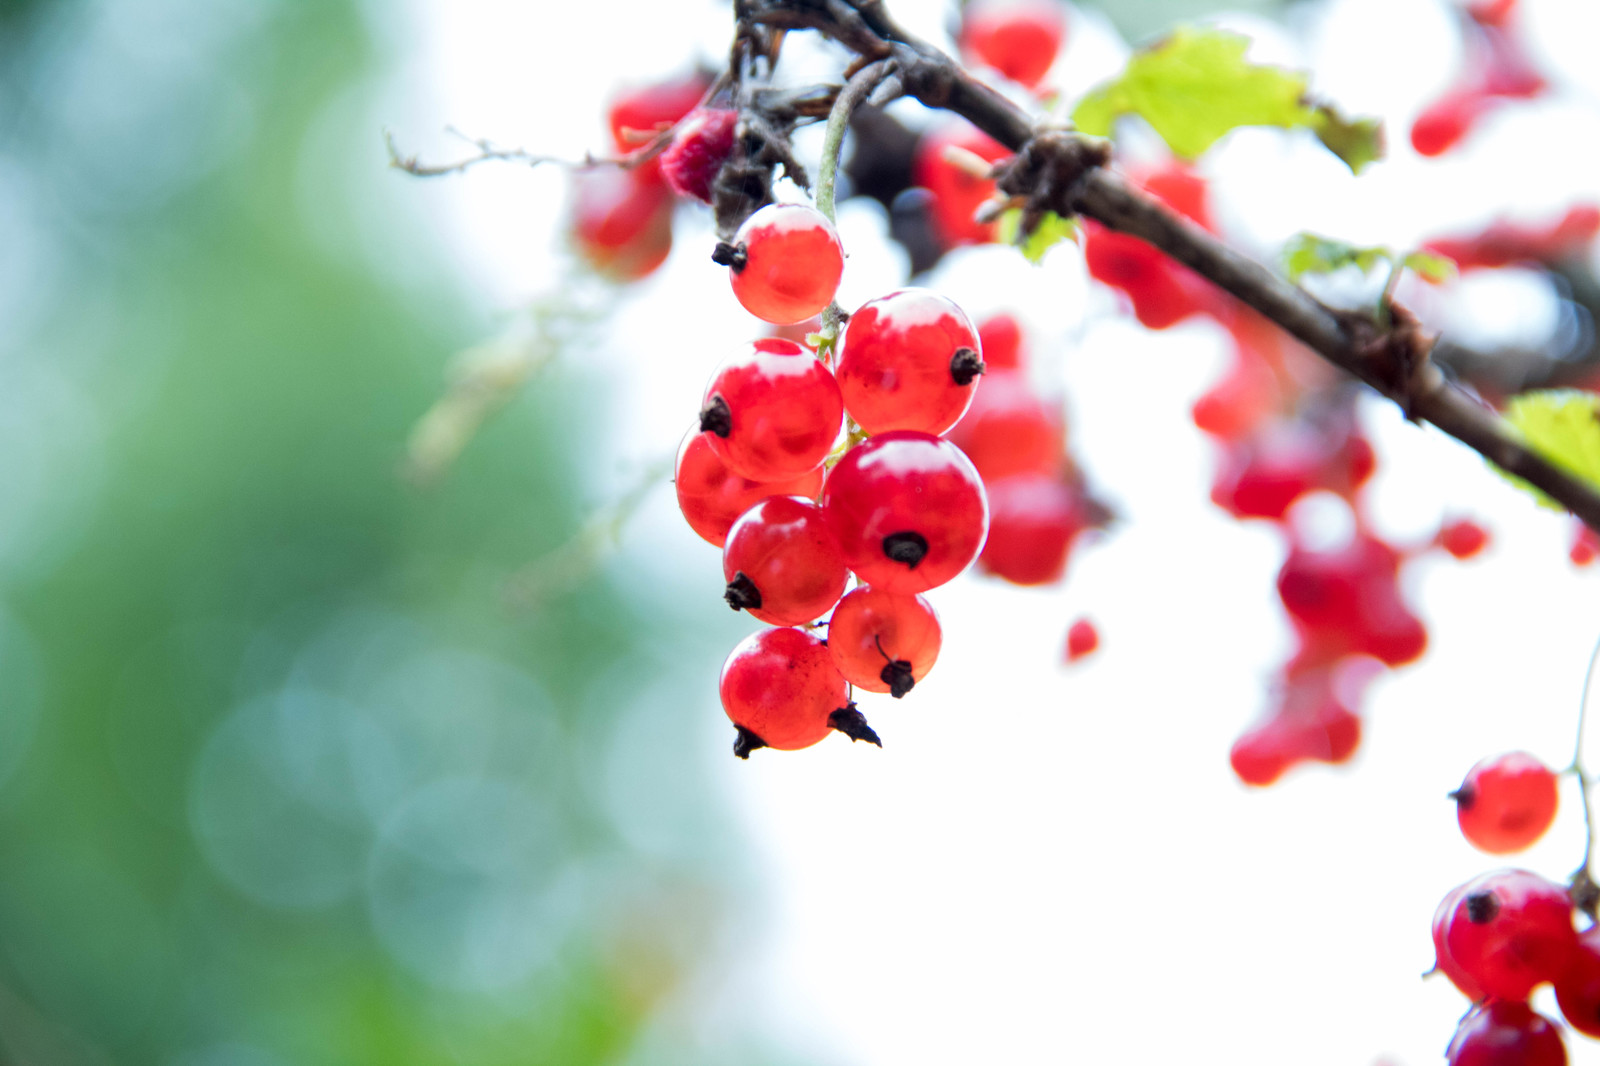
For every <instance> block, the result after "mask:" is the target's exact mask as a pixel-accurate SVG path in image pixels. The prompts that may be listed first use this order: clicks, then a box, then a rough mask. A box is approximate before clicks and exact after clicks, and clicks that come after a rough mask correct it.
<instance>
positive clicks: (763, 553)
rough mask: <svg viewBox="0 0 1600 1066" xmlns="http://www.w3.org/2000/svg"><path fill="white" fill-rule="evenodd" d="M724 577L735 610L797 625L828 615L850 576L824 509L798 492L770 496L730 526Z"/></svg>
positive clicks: (729, 601) (784, 624)
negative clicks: (797, 493) (824, 517)
mask: <svg viewBox="0 0 1600 1066" xmlns="http://www.w3.org/2000/svg"><path fill="white" fill-rule="evenodd" d="M722 577H723V580H725V581H726V582H727V583H728V590H727V592H726V594H725V595H726V598H727V600H728V606H730V607H732V608H733V609H734V610H736V611H737V610H740V609H741V608H742V609H744V610H746V611H749V612H750V613H751V614H753V615H755V616H756V617H757V618H759V619H761V620H762V621H763V622H766V623H769V624H770V625H775V626H797V625H801V624H803V623H805V622H809V621H811V620H812V619H815V618H820V617H822V616H823V615H824V614H827V613H828V611H829V610H831V609H832V607H833V605H834V604H836V603H838V602H839V597H840V596H843V595H844V587H845V582H846V581H848V580H849V577H850V575H849V574H848V573H847V572H846V571H845V567H844V555H843V554H842V553H841V552H840V551H839V542H838V540H836V539H835V538H834V535H833V532H832V531H831V530H830V529H829V528H828V524H827V522H826V521H824V520H823V517H822V508H820V507H818V506H817V505H816V504H814V503H812V502H811V501H810V500H806V499H802V498H800V497H799V496H770V497H768V498H767V499H765V500H762V501H761V502H760V503H758V504H756V505H755V506H754V507H752V508H750V510H748V511H746V512H745V513H744V515H743V516H741V517H740V519H739V520H738V521H737V522H735V523H734V524H733V528H732V529H730V530H729V531H728V545H727V547H726V548H725V549H724V550H723V553H722Z"/></svg>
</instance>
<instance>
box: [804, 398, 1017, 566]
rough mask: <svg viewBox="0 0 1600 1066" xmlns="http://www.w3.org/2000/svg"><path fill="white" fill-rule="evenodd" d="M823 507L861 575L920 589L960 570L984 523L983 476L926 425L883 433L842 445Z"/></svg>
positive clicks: (986, 511) (986, 516)
mask: <svg viewBox="0 0 1600 1066" xmlns="http://www.w3.org/2000/svg"><path fill="white" fill-rule="evenodd" d="M822 508H823V511H824V512H826V514H827V516H828V524H829V525H830V526H831V527H832V528H833V532H834V535H835V536H837V537H838V538H839V544H840V546H841V547H843V548H844V558H845V563H846V564H847V565H848V566H849V567H850V569H852V570H854V571H855V572H856V574H857V575H858V576H859V577H860V578H861V580H862V581H864V582H866V583H867V584H869V585H872V586H875V587H877V588H880V589H883V590H884V591H886V592H925V591H926V590H928V589H931V588H934V587H935V586H938V585H942V584H944V583H945V582H946V581H949V580H950V579H951V578H953V577H955V576H956V575H957V574H959V573H961V571H963V570H965V569H966V568H967V566H968V565H970V564H971V562H972V560H973V559H975V558H977V555H978V550H979V549H980V548H982V547H983V538H984V534H986V533H987V532H988V530H989V505H988V502H987V501H986V500H985V498H984V492H983V482H982V481H980V480H979V478H978V472H977V471H976V470H974V469H973V468H972V463H971V462H969V461H968V459H967V457H966V456H965V455H962V454H961V449H959V448H957V447H956V446H955V445H953V444H951V443H950V442H949V441H946V440H941V439H940V438H938V437H935V436H932V435H930V434H927V433H916V432H913V431H911V430H896V431H894V432H892V433H882V434H879V435H878V436H876V437H873V438H871V439H870V440H867V441H865V442H864V443H862V444H858V445H856V446H855V447H854V448H852V449H850V451H848V452H846V453H845V455H844V458H842V459H840V460H839V464H838V465H837V466H835V467H834V468H833V472H832V473H831V474H829V475H828V480H827V481H826V482H825V483H824V484H823V486H822Z"/></svg>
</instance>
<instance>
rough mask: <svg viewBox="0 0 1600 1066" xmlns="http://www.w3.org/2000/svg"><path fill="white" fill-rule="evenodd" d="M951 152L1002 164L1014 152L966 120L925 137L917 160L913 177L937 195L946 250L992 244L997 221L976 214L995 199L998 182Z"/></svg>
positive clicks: (936, 219) (937, 219)
mask: <svg viewBox="0 0 1600 1066" xmlns="http://www.w3.org/2000/svg"><path fill="white" fill-rule="evenodd" d="M947 148H954V149H957V150H958V151H963V152H966V153H969V154H970V155H974V156H977V157H978V158H979V159H980V160H982V161H984V162H987V163H994V162H998V161H999V160H1001V159H1004V158H1005V157H1006V156H1008V155H1010V154H1011V153H1009V152H1007V151H1006V149H1005V148H1004V147H1003V146H1002V145H1001V144H1000V143H999V142H998V141H996V140H995V139H994V138H992V137H990V136H989V135H988V134H987V133H984V132H983V131H982V130H980V129H978V128H977V127H976V126H972V125H968V124H967V123H964V122H963V123H961V124H959V125H954V126H944V127H941V128H939V129H935V130H933V131H931V132H929V133H927V134H925V135H924V136H923V138H922V140H921V141H920V142H919V143H918V144H917V154H916V158H915V159H914V160H913V161H912V177H913V178H914V180H915V181H916V183H917V184H918V185H920V186H922V187H923V188H924V189H927V190H928V191H929V192H930V193H932V194H933V205H932V213H933V224H934V229H935V230H936V231H937V232H938V234H939V239H940V240H941V241H943V242H944V244H945V246H946V247H954V246H956V245H958V244H986V243H988V242H989V241H992V240H994V238H995V232H996V226H995V223H993V222H979V221H977V220H976V219H974V218H973V216H974V215H975V214H977V212H978V208H979V207H981V206H982V205H983V202H984V201H985V200H987V199H989V197H991V196H993V195H994V190H995V185H994V182H993V181H991V180H989V179H988V178H984V177H980V176H978V175H977V174H974V173H973V172H972V171H971V169H969V168H968V167H966V166H962V165H961V164H959V163H956V162H952V161H951V160H950V159H949V158H947V157H946V155H945V150H946V149H947Z"/></svg>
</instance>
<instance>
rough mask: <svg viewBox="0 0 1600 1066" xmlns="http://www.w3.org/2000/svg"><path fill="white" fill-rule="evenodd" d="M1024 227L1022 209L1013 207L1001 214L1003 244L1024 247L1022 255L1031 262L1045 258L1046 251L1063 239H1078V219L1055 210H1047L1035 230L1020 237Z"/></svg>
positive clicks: (1001, 238)
mask: <svg viewBox="0 0 1600 1066" xmlns="http://www.w3.org/2000/svg"><path fill="white" fill-rule="evenodd" d="M1021 228H1022V209H1021V208H1019V207H1013V208H1012V209H1011V210H1009V211H1006V212H1005V213H1004V214H1002V215H1001V216H1000V242H1001V243H1002V244H1015V245H1018V246H1019V247H1020V248H1021V249H1022V256H1023V258H1024V259H1026V260H1027V261H1028V262H1030V263H1038V262H1039V261H1040V260H1042V259H1043V258H1044V253H1046V252H1048V251H1049V250H1050V249H1051V248H1054V247H1055V246H1056V245H1058V244H1060V243H1061V242H1062V241H1075V240H1077V239H1078V221H1077V219H1073V218H1062V217H1061V216H1060V215H1058V214H1056V213H1055V212H1054V211H1047V212H1045V216H1044V218H1043V220H1042V221H1040V223H1039V225H1038V226H1036V227H1035V228H1034V231H1033V232H1032V233H1030V234H1028V236H1027V237H1026V238H1023V239H1021V240H1019V239H1018V237H1019V231H1020V230H1021Z"/></svg>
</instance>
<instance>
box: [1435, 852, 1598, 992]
mask: <svg viewBox="0 0 1600 1066" xmlns="http://www.w3.org/2000/svg"><path fill="white" fill-rule="evenodd" d="M1444 942H1445V950H1446V952H1447V953H1448V954H1449V957H1450V959H1451V960H1452V962H1453V964H1454V966H1456V967H1458V968H1459V969H1460V970H1461V971H1462V972H1463V973H1464V974H1465V975H1466V977H1467V978H1468V983H1469V985H1470V986H1471V988H1472V990H1481V991H1482V992H1483V993H1485V994H1487V995H1489V996H1492V997H1494V998H1496V999H1510V1000H1525V999H1527V998H1528V994H1529V993H1530V992H1532V991H1533V989H1534V986H1536V985H1539V984H1542V983H1544V982H1546V981H1554V980H1556V979H1557V978H1558V977H1560V976H1561V975H1562V974H1563V973H1565V972H1566V968H1567V965H1568V963H1569V962H1570V961H1571V960H1572V959H1573V958H1574V957H1575V952H1576V949H1577V942H1578V934H1577V932H1576V931H1575V930H1574V929H1573V927H1572V903H1571V901H1570V900H1569V899H1568V898H1567V892H1566V889H1564V888H1562V887H1561V886H1560V885H1558V884H1555V883H1554V882H1551V881H1547V880H1545V879H1544V878H1542V877H1540V876H1539V875H1538V874H1533V873H1529V872H1528V871H1526V870H1497V871H1495V872H1493V873H1488V874H1483V875H1481V876H1479V877H1476V878H1474V879H1473V880H1471V881H1469V882H1467V883H1466V884H1465V885H1463V886H1462V888H1461V892H1460V896H1459V898H1458V900H1457V902H1456V906H1455V909H1454V910H1453V911H1451V913H1450V914H1449V916H1448V917H1446V918H1445V921H1444ZM1446 972H1447V973H1448V972H1449V971H1446ZM1462 991H1463V992H1469V989H1468V988H1465V987H1464V988H1462ZM1469 994H1470V992H1469Z"/></svg>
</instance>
